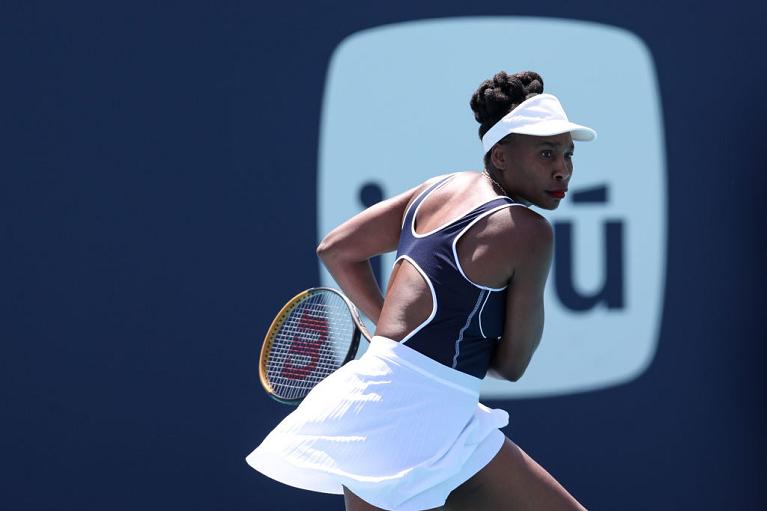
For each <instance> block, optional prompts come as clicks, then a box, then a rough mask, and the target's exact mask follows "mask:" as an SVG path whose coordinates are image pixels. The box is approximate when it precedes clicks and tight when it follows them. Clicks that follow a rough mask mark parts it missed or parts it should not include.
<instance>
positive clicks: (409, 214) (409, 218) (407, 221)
mask: <svg viewBox="0 0 767 511" xmlns="http://www.w3.org/2000/svg"><path fill="white" fill-rule="evenodd" d="M455 176H456V174H450V175H448V176H445V177H444V178H442V179H440V180H439V181H437V182H436V183H434V184H433V185H431V186H429V187H428V188H426V190H424V191H422V192H421V193H419V194H418V196H417V197H416V198H415V200H414V201H413V202H411V203H410V205H409V206H408V207H407V211H405V217H404V218H403V219H402V227H403V229H402V232H403V233H404V232H409V231H410V229H412V228H413V227H414V226H413V220H414V218H415V212H416V210H417V209H418V206H419V205H420V204H421V203H422V202H423V201H424V200H425V199H426V197H428V196H429V195H431V192H433V191H434V190H436V189H437V188H440V187H441V186H444V185H445V184H446V183H447V182H448V181H449V180H450V179H452V178H453V177H455ZM406 225H407V226H408V227H409V228H408V229H404V227H405V226H406Z"/></svg>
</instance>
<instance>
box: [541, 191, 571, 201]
mask: <svg viewBox="0 0 767 511" xmlns="http://www.w3.org/2000/svg"><path fill="white" fill-rule="evenodd" d="M546 193H548V194H549V195H551V196H552V197H554V198H555V199H564V198H565V193H567V192H565V191H564V190H563V191H556V192H554V191H551V190H548V191H546Z"/></svg>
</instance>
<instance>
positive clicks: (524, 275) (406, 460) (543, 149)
mask: <svg viewBox="0 0 767 511" xmlns="http://www.w3.org/2000/svg"><path fill="white" fill-rule="evenodd" d="M471 108H472V110H473V111H474V117H475V118H476V120H477V121H478V122H479V124H480V126H479V135H480V138H481V140H482V145H483V148H484V170H483V171H482V172H458V173H454V174H449V175H444V176H439V177H435V178H433V179H430V180H428V181H426V182H425V183H423V184H422V185H420V186H417V187H415V188H413V189H411V190H408V191H406V192H404V193H402V194H400V195H397V196H395V197H393V198H391V199H388V200H385V201H383V202H381V203H379V204H376V205H374V206H372V207H370V208H368V209H367V210H365V211H363V212H362V213H360V214H358V215H356V216H355V217H353V218H351V219H350V220H348V221H346V222H345V223H343V224H341V225H340V226H338V227H337V228H335V229H334V230H333V231H332V232H330V233H329V234H328V235H327V236H326V237H325V239H323V240H322V242H321V243H320V245H319V247H318V249H317V253H318V254H319V256H320V258H321V259H322V261H323V263H324V264H325V266H326V267H327V268H328V270H329V271H330V273H331V274H332V275H333V278H334V279H335V280H336V282H337V283H338V284H339V286H340V287H341V288H342V290H343V291H344V292H345V293H346V294H347V295H348V297H349V298H350V299H351V300H352V301H353V302H354V303H355V304H356V305H357V306H358V307H359V308H360V309H361V310H362V311H363V312H364V313H365V314H366V315H367V316H368V317H369V318H371V319H372V320H373V321H374V322H375V323H376V331H375V337H374V338H373V340H372V342H371V344H370V347H369V348H368V350H367V351H366V352H365V354H364V355H363V356H362V357H361V358H360V359H359V360H355V361H352V362H350V363H349V364H347V365H345V366H343V367H342V368H341V369H339V370H338V371H336V372H334V373H333V374H331V375H330V376H329V377H328V378H326V379H325V380H323V381H322V382H321V383H320V384H319V385H318V386H317V387H315V388H314V389H313V390H312V392H310V393H309V395H308V396H307V398H306V399H305V400H304V401H303V402H302V404H301V405H300V406H299V407H298V408H297V409H296V410H295V411H294V412H293V413H291V414H290V415H289V416H288V417H286V418H285V419H284V420H283V421H282V422H281V423H280V424H279V425H278V426H277V427H276V428H275V429H274V430H273V431H272V432H271V433H270V434H269V435H268V436H267V438H266V439H265V440H264V441H263V442H262V444H261V445H260V446H259V447H258V448H257V449H256V450H254V451H253V452H252V453H251V454H250V455H249V456H248V458H247V461H248V463H249V464H250V465H251V466H252V467H254V468H255V469H257V470H259V471H260V472H262V473H264V474H266V475H267V476H269V477H272V478H274V479H276V480H278V481H281V482H283V483H286V484H289V485H292V486H295V487H298V488H304V489H308V490H314V491H320V492H326V493H337V494H341V493H343V494H344V500H345V503H346V509H347V511H370V510H379V509H383V510H387V511H421V510H432V509H445V510H450V511H453V510H536V511H545V510H577V509H584V508H583V507H582V506H581V505H580V504H579V503H578V502H577V501H576V500H575V498H573V497H572V496H571V495H570V494H569V493H568V492H567V491H566V490H565V489H564V488H563V487H562V486H561V485H560V484H559V483H558V482H557V481H556V480H555V479H554V478H553V477H552V476H551V475H549V474H548V473H547V472H546V471H545V470H544V469H543V468H542V467H541V466H540V465H538V464H537V463H536V462H535V461H533V460H532V459H531V458H530V457H529V456H528V455H527V454H525V452H524V451H522V449H520V448H519V447H518V446H517V445H516V444H514V443H513V442H512V441H511V440H509V439H508V438H506V437H505V435H504V434H503V433H502V432H501V431H500V428H502V427H504V426H506V425H507V424H508V414H507V413H506V412H505V411H503V410H499V409H490V408H488V407H486V406H484V405H482V404H481V403H479V399H478V398H479V389H480V383H481V381H482V378H483V377H484V376H485V375H486V374H487V372H488V371H490V372H492V373H493V374H495V375H498V376H500V377H502V378H505V379H507V380H511V381H516V380H518V379H519V378H521V377H522V375H523V374H524V372H525V369H526V368H527V366H528V364H529V362H530V359H531V357H532V356H533V352H534V351H535V349H536V347H537V346H538V343H539V341H540V339H541V334H542V332H543V291H544V286H545V283H546V278H547V276H548V271H549V266H550V263H551V258H552V244H553V232H552V228H551V225H550V224H549V223H548V221H547V220H546V219H544V217H542V216H541V215H539V214H538V213H536V212H535V211H533V210H532V209H530V208H529V206H537V207H538V208H541V209H546V210H553V209H556V208H557V207H558V206H559V204H560V202H561V201H562V200H563V199H564V198H565V195H566V193H567V189H568V185H569V183H570V178H571V177H572V173H573V151H574V145H573V140H576V141H588V140H593V139H594V138H595V137H596V133H595V132H594V130H592V129H590V128H587V127H585V126H581V125H578V124H574V123H572V122H570V121H569V120H568V118H567V116H566V114H565V112H564V110H563V108H562V106H561V104H560V102H559V101H558V99H557V98H556V97H555V96H553V95H551V94H544V93H543V79H542V78H541V77H540V76H539V75H538V74H537V73H534V72H522V73H516V74H511V75H510V74H507V73H505V72H500V73H498V74H496V75H495V76H494V77H493V78H492V79H490V80H487V81H485V82H483V83H482V84H481V85H480V86H479V88H478V89H477V91H476V92H475V93H474V94H473V96H472V98H471ZM393 250H397V257H396V261H395V263H394V268H393V270H392V274H391V277H390V280H389V285H388V289H387V290H386V296H385V297H384V296H382V294H381V292H380V290H379V288H378V286H377V285H376V281H375V279H374V277H373V273H372V271H371V266H370V263H369V260H370V258H372V257H374V256H376V255H378V254H381V253H384V252H388V251H393Z"/></svg>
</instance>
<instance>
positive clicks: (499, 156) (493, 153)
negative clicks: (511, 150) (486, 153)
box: [490, 144, 506, 170]
mask: <svg viewBox="0 0 767 511" xmlns="http://www.w3.org/2000/svg"><path fill="white" fill-rule="evenodd" d="M490 161H491V162H492V164H493V167H495V168H496V169H498V170H506V154H505V152H504V150H503V146H502V145H501V144H495V145H494V146H493V148H492V149H490Z"/></svg>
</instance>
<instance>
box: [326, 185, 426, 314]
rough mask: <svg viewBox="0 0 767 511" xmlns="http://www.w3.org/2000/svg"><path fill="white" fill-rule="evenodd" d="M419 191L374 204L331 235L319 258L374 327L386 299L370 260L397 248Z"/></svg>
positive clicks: (328, 236) (327, 236)
mask: <svg viewBox="0 0 767 511" xmlns="http://www.w3.org/2000/svg"><path fill="white" fill-rule="evenodd" d="M419 188H420V187H416V188H413V189H411V190H408V191H406V192H404V193H401V194H399V195H397V196H395V197H392V198H390V199H386V200H384V201H381V202H379V203H378V204H375V205H373V206H371V207H369V208H368V209H366V210H364V211H362V212H361V213H359V214H357V215H355V216H354V217H352V218H350V219H349V220H347V221H346V222H344V223H342V224H341V225H339V226H338V227H336V228H335V229H333V230H332V231H330V232H329V233H328V234H327V235H326V236H325V237H324V238H323V240H322V241H321V242H320V244H319V246H318V247H317V255H318V256H319V257H320V259H321V260H322V262H323V264H324V265H325V267H326V268H327V269H328V271H329V272H330V274H331V275H332V276H333V279H334V280H335V281H336V283H337V284H338V285H339V287H340V288H341V290H342V291H343V292H344V293H345V294H346V295H347V296H348V297H349V299H350V300H351V301H352V302H353V303H354V304H355V305H356V306H357V307H358V308H359V309H361V310H362V312H364V313H365V315H366V316H367V317H369V318H370V319H371V320H372V321H373V322H374V323H376V322H378V316H379V315H380V314H381V308H382V307H383V300H384V298H383V295H382V294H381V290H380V289H379V288H378V283H377V282H376V281H375V277H374V276H373V271H372V269H371V267H370V261H369V260H370V258H371V257H373V256H376V255H379V254H382V253H385V252H390V251H392V250H395V249H396V248H397V243H398V242H399V234H400V228H401V226H402V217H403V215H404V213H405V209H406V207H407V205H408V204H409V203H410V200H411V199H412V197H413V196H414V194H415V193H416V191H417V190H418V189H419Z"/></svg>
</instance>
